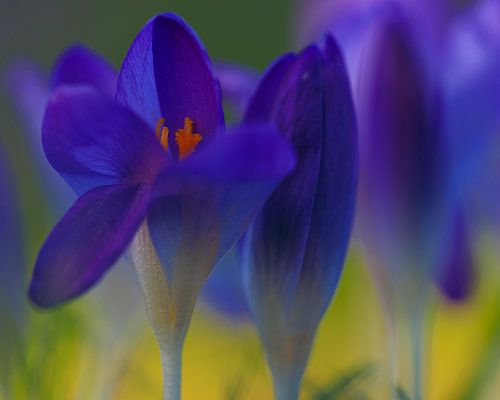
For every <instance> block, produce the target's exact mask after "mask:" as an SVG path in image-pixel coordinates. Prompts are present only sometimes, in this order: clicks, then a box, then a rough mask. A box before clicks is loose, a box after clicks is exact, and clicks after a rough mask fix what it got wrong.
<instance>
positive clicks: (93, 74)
mask: <svg viewBox="0 0 500 400" xmlns="http://www.w3.org/2000/svg"><path fill="white" fill-rule="evenodd" d="M116 81H117V73H116V71H115V70H114V68H113V67H112V66H111V65H110V64H109V63H108V62H107V61H106V60H104V59H103V58H102V57H100V56H99V55H97V54H95V53H93V52H92V51H90V50H89V49H87V48H85V47H83V46H81V45H74V46H71V47H70V48H68V49H67V50H66V51H65V52H64V53H63V54H61V56H60V57H59V58H58V59H57V61H56V63H55V65H54V67H53V69H52V71H51V74H50V76H46V74H45V73H44V72H43V71H42V70H41V69H40V67H39V66H37V65H36V64H34V63H31V62H28V61H17V62H14V63H12V64H11V65H10V67H9V69H8V70H7V72H6V73H5V86H6V89H7V91H8V93H9V95H10V98H11V99H12V102H13V103H14V105H15V108H16V111H17V113H18V115H19V118H20V121H21V123H22V124H23V127H24V129H25V131H26V133H27V135H26V136H27V139H28V143H29V145H30V146H31V148H32V154H33V155H34V159H35V161H36V163H37V168H38V171H39V173H40V174H41V176H42V178H43V182H44V187H45V188H46V195H48V199H49V203H50V206H51V207H52V211H53V212H54V213H55V214H56V215H60V214H62V212H63V211H64V210H65V209H66V208H67V207H68V206H69V205H70V204H71V203H72V202H73V201H74V199H75V195H74V193H73V191H72V190H71V189H70V188H69V187H68V185H67V184H66V183H65V182H64V180H63V179H62V178H61V177H60V176H59V175H58V174H57V173H56V172H55V171H54V170H53V169H52V168H50V165H49V163H48V162H47V159H46V157H45V155H44V151H43V146H42V135H41V129H42V120H43V115H44V112H45V106H46V104H47V100H48V99H49V96H50V94H51V93H52V92H54V91H55V90H56V89H57V88H58V87H61V86H64V85H70V86H74V85H88V86H90V87H92V88H94V89H95V90H97V91H100V92H101V93H103V94H105V95H107V96H109V97H110V98H113V97H114V94H115V88H116Z"/></svg>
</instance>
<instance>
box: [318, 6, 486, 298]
mask: <svg viewBox="0 0 500 400" xmlns="http://www.w3.org/2000/svg"><path fill="white" fill-rule="evenodd" d="M417 6H418V7H417ZM440 7H443V8H442V10H443V13H444V14H446V15H447V17H446V18H445V19H443V20H441V22H440V29H439V35H430V34H429V32H428V30H429V29H428V27H427V26H426V25H425V24H422V23H421V22H422V20H423V19H425V16H426V15H427V16H429V18H431V17H433V16H434V15H435V14H436V12H437V11H436V10H435V5H434V4H433V3H432V2H430V3H429V2H422V3H421V4H420V5H418V4H417V3H416V2H412V1H409V0H408V1H405V0H399V1H392V2H391V1H387V0H376V1H371V2H368V3H365V2H363V3H362V4H358V5H357V7H354V5H352V6H351V7H347V5H345V7H340V8H339V9H341V10H343V12H339V13H338V14H335V13H333V14H330V15H331V16H333V19H331V20H330V21H331V24H330V25H324V24H323V25H322V26H317V28H318V29H319V30H320V31H321V30H323V31H324V30H331V31H334V32H335V33H336V34H337V35H338V37H339V40H340V44H341V46H342V47H343V49H344V50H345V52H346V56H347V64H348V67H349V72H350V75H351V78H352V82H353V87H354V94H355V103H356V107H357V111H358V115H359V116H360V149H361V153H360V156H361V167H362V171H366V175H367V176H366V179H363V185H362V191H361V193H360V196H361V198H362V199H365V200H366V201H361V202H360V207H362V208H363V209H366V212H362V213H361V214H360V216H359V218H358V222H359V224H358V225H359V227H360V232H361V234H362V236H363V237H364V242H365V243H366V244H367V247H369V248H371V250H370V251H369V253H370V254H373V252H374V251H375V248H379V246H382V245H383V247H384V249H383V250H381V249H379V250H378V252H383V253H384V254H385V256H384V259H385V261H384V262H381V261H373V257H370V258H372V259H371V260H370V264H378V266H377V267H375V268H377V269H378V270H380V269H381V268H389V269H390V270H387V271H386V272H384V274H383V275H384V276H385V278H382V277H381V276H380V273H379V278H381V279H382V281H383V282H385V283H384V285H386V282H387V280H388V279H392V278H391V277H393V276H398V275H401V274H402V273H404V272H403V271H410V270H411V269H412V268H413V267H410V264H411V262H410V258H415V257H419V258H422V257H424V256H425V257H428V258H427V259H426V260H427V261H424V260H423V259H421V261H420V262H421V264H425V265H426V267H425V268H422V267H419V268H416V269H415V268H413V269H414V270H415V272H416V273H417V274H418V276H419V279H424V280H425V279H432V278H434V279H435V280H436V282H437V283H438V286H439V287H440V289H442V292H443V293H444V294H445V295H446V296H447V297H448V298H450V299H452V300H459V299H463V298H466V297H467V296H468V294H469V293H470V292H471V288H472V287H473V279H472V276H473V270H472V254H471V248H470V246H471V243H470V242H471V241H470V233H469V230H470V229H469V225H470V223H469V221H468V219H469V215H468V213H467V211H466V210H465V206H467V205H468V204H467V201H466V197H465V196H464V194H463V192H464V191H463V189H462V188H461V187H460V186H461V183H462V184H463V182H460V180H463V179H464V178H465V175H464V174H463V173H462V174H461V175H460V174H459V173H458V172H457V168H456V165H458V163H459V162H458V160H457V163H455V164H454V163H453V162H452V160H453V155H454V152H453V151H452V147H453V146H454V144H455V143H456V142H457V139H456V136H457V133H456V132H453V133H452V132H450V129H449V128H448V126H450V121H451V119H450V118H449V115H450V111H449V110H450V104H451V102H452V100H451V99H452V98H453V99H455V101H457V100H458V101H462V102H463V101H464V100H459V99H464V96H461V97H458V96H454V95H453V94H451V91H450V90H449V89H448V87H446V84H445V82H446V80H449V72H450V71H449V70H447V69H446V68H445V67H444V62H443V60H442V59H441V54H446V53H447V52H446V51H445V50H444V49H446V48H447V47H449V45H448V44H447V43H448V42H449V39H447V35H449V34H448V30H449V29H450V28H449V27H450V26H451V24H452V21H453V19H452V16H453V15H455V14H456V13H457V12H458V11H457V9H455V8H454V7H452V5H451V4H447V3H444V4H442V5H441V6H440ZM417 8H418V12H417V10H416V9H417ZM347 9H348V11H345V10H347ZM337 11H338V10H337ZM311 13H313V12H312V11H311ZM398 15H399V16H398ZM398 18H399V19H400V22H398V23H397V24H396V23H392V22H394V21H395V19H398ZM403 20H404V21H403ZM391 21H392V22H391ZM396 25H398V27H397V28H395V29H392V26H396ZM389 69H390V70H391V71H393V72H392V76H390V74H385V75H384V74H383V71H387V70H389ZM443 78H444V79H443ZM478 81H479V80H476V81H475V83H474V85H476V84H477V82H478ZM414 82H419V83H418V84H415V83H414ZM407 93H412V94H411V95H410V94H407ZM476 108H477V107H476ZM454 109H456V108H455V107H454ZM471 110H472V109H471ZM471 110H468V111H467V112H465V111H464V109H462V111H461V112H462V118H467V117H466V116H470V115H471V114H470V112H471ZM385 121H388V122H385ZM476 122H478V119H477V118H476ZM382 123H385V124H386V125H387V124H388V125H387V126H386V125H383V124H382ZM398 125H399V128H398ZM407 127H408V128H407ZM423 128H425V129H427V131H428V132H429V133H427V135H428V136H429V137H430V138H431V139H430V141H429V140H428V141H425V140H424V139H423V136H424V135H423V134H422V132H421V129H423ZM391 130H392V131H393V133H392V134H391V133H390V131H391ZM375 132H379V133H378V134H377V133H375ZM382 134H383V135H385V136H384V138H385V139H384V142H382V141H381V140H379V139H378V136H377V135H382ZM389 135H392V138H391V137H389ZM411 137H412V138H411ZM405 138H406V139H405ZM410 138H411V139H410ZM417 140H421V146H416V144H415V143H416V142H415V143H413V141H417ZM382 146H385V148H389V146H392V150H391V152H392V153H394V154H395V155H394V157H393V160H392V161H391V160H390V159H389V158H388V157H386V156H385V154H386V153H387V152H385V151H384V152H381V148H382ZM433 146H434V148H433ZM435 152H438V155H437V156H436V155H435V156H432V157H431V155H432V154H435ZM377 154H378V155H377ZM382 154H384V155H382ZM387 154H389V153H387ZM398 154H399V155H398ZM426 154H427V155H426ZM372 155H373V157H372ZM396 155H397V156H396ZM433 157H435V158H436V159H437V160H434V159H433ZM411 160H414V161H413V166H412V165H411ZM391 162H392V165H391V164H390V163H391ZM460 162H462V163H465V162H466V160H465V159H461V160H460ZM419 163H420V165H419ZM378 164H380V165H386V167H384V168H386V169H387V173H386V174H385V175H384V176H378V175H377V176H376V175H375V174H377V173H378V172H377V171H378V170H377V169H376V168H375V167H374V165H378ZM412 169H413V170H414V171H413V172H411V170H412ZM379 170H380V171H381V169H380V168H379ZM390 171H393V172H390ZM405 171H406V172H405ZM461 171H462V172H463V168H462V169H461ZM417 172H418V173H417ZM398 174H400V175H398ZM405 174H407V175H405ZM419 174H420V177H419V176H418V175H419ZM363 175H365V174H364V173H363V174H362V176H363ZM382 178H384V181H387V182H392V183H391V184H390V185H399V189H398V188H397V187H394V188H392V189H390V191H389V190H386V192H387V193H385V194H384V192H383V191H381V190H380V189H379V188H378V187H377V188H376V187H375V186H377V183H376V182H377V181H376V179H382ZM436 180H437V181H439V183H437V182H435V181H436ZM364 182H366V184H365V183H364ZM423 183H425V185H429V187H428V188H426V186H425V185H424V184H423ZM369 185H371V186H372V187H371V188H368V187H367V186H369ZM432 185H434V186H432ZM462 186H463V185H462ZM372 191H373V193H376V194H375V196H382V195H386V196H388V197H390V198H391V201H397V202H399V203H400V206H398V207H387V206H386V205H383V204H389V203H384V201H382V200H381V201H380V203H381V204H379V205H376V204H375V203H374V202H373V201H372V200H373V195H372ZM404 191H406V192H407V194H406V195H404V196H403V195H402V193H403V192H404ZM412 191H414V193H412ZM398 193H399V194H398ZM417 193H427V195H428V196H427V197H428V198H429V199H432V198H433V197H434V200H429V201H430V205H426V203H425V202H426V201H427V200H425V201H421V199H420V198H419V197H417V196H416V194H417ZM419 196H420V195H419ZM443 202H446V204H447V207H443V206H441V205H440V204H442V203H443ZM365 203H366V207H365ZM403 205H404V207H403ZM375 207H379V210H380V218H379V219H378V222H377V224H380V226H379V225H374V219H375V218H376V213H375V212H374V210H372V209H373V208H375ZM412 207H413V210H417V209H418V208H420V209H421V211H422V212H424V213H426V215H427V217H426V219H429V220H430V221H432V223H430V224H428V226H427V227H426V228H425V229H424V230H422V229H423V228H422V229H421V228H418V226H419V225H422V223H423V221H424V219H421V218H420V217H419V216H418V215H416V214H415V213H414V212H413V211H412ZM397 213H399V214H397ZM433 213H436V214H435V216H432V214H433ZM383 215H385V217H382V216H383ZM386 218H389V219H387V220H386ZM414 221H417V222H418V224H414V223H413V222H414ZM370 225H372V227H371V228H369V226H370ZM405 225H406V228H404V231H405V232H407V233H408V232H412V231H413V232H414V233H418V235H419V237H420V239H418V240H416V239H412V238H410V237H408V235H402V234H401V233H402V232H399V233H397V232H398V230H399V229H403V227H404V226H405ZM396 226H399V228H397V229H396V230H394V231H391V229H392V228H391V227H396ZM380 232H387V235H385V236H384V235H381V234H380ZM429 232H432V233H433V234H434V233H436V234H438V235H441V236H438V237H439V238H441V239H440V240H436V241H435V243H434V244H433V245H432V246H431V247H432V249H431V248H429V247H428V245H427V244H425V246H426V247H427V248H426V250H425V254H424V253H422V251H424V249H423V248H421V249H420V250H418V251H416V250H417V246H419V245H417V243H420V245H424V243H430V240H429V238H427V239H425V240H424V237H425V236H426V235H427V233H429ZM371 235H375V236H376V237H371ZM410 243H412V245H411V246H410V247H408V244H410ZM458 243H463V244H464V246H465V247H463V246H459V247H458V250H459V253H460V255H461V257H458V256H457V257H455V258H454V257H452V256H451V255H450V254H451V253H453V252H456V250H454V249H455V248H456V246H457V244H458ZM440 246H441V249H440V250H439V247H440ZM389 257H390V258H392V261H390V262H389V261H388V260H386V259H388V258H389ZM405 257H406V259H405ZM374 258H376V257H374ZM459 258H461V259H462V261H461V262H460V263H457V262H456V260H458V259H459ZM396 259H398V261H396ZM453 259H454V260H455V262H454V261H451V260H453ZM381 263H382V264H384V265H380V264H381ZM389 264H392V265H393V267H389ZM402 265H404V267H402ZM392 269H394V270H395V271H393V270H392ZM424 270H425V271H424ZM393 272H394V273H395V274H396V275H393ZM446 276H447V277H452V276H453V277H454V279H453V280H452V281H448V280H446V279H444V277H446ZM459 277H462V278H463V280H462V281H460V280H459V279H458V278H459ZM397 279H399V278H397ZM408 279H410V278H408ZM412 286H414V287H416V286H415V285H412ZM403 291H404V290H403Z"/></svg>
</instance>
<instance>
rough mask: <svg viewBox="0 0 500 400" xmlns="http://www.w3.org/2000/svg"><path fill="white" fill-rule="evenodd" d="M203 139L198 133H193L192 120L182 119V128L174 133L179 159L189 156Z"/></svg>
mask: <svg viewBox="0 0 500 400" xmlns="http://www.w3.org/2000/svg"><path fill="white" fill-rule="evenodd" d="M202 139H203V137H202V136H201V135H200V134H199V133H193V120H192V119H191V118H189V117H186V118H184V128H183V129H178V130H177V131H176V132H175V142H176V143H177V146H179V158H180V159H181V160H182V159H183V158H185V157H187V156H189V155H190V154H191V153H193V151H195V150H196V146H198V143H200V142H201V140H202Z"/></svg>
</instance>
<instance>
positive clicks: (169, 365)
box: [160, 344, 183, 400]
mask: <svg viewBox="0 0 500 400" xmlns="http://www.w3.org/2000/svg"><path fill="white" fill-rule="evenodd" d="M161 347H162V348H161V349H160V351H161V364H162V369H163V400H180V398H181V375H182V347H183V346H182V344H181V345H180V346H175V345H174V346H161Z"/></svg>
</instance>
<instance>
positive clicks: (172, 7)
mask: <svg viewBox="0 0 500 400" xmlns="http://www.w3.org/2000/svg"><path fill="white" fill-rule="evenodd" d="M292 10H293V2H292V1H286V0H272V1H270V0H254V1H251V2H248V1H240V0H211V1H199V0H178V1H141V2H139V1H130V0H122V1H115V0H85V1H84V0H79V1H78V0H46V1H37V0H1V1H0V38H1V39H0V71H2V72H3V71H5V68H7V67H8V65H9V63H10V62H12V60H14V59H19V58H22V59H27V60H32V61H35V62H37V63H39V64H40V65H41V66H42V67H43V68H44V69H45V70H47V71H48V70H49V69H50V67H51V65H52V63H53V62H54V60H55V58H56V57H57V55H58V54H59V53H60V52H61V51H62V50H63V49H64V48H65V47H66V46H68V45H69V44H72V43H75V42H80V43H84V44H86V45H87V46H89V47H90V48H92V49H94V50H96V51H97V52H99V53H100V54H102V55H104V56H105V57H106V58H107V59H109V60H110V61H111V62H112V63H113V64H114V65H115V66H116V67H117V68H118V67H119V66H120V63H121V60H122V59H123V57H124V55H125V53H126V51H127V49H128V47H129V45H130V43H131V41H132V40H133V38H134V37H135V35H136V33H137V32H138V30H139V29H140V28H141V27H142V26H143V25H144V24H145V22H146V21H147V20H148V19H150V18H151V17H152V16H153V15H154V14H155V13H158V12H163V11H174V12H177V13H179V14H180V15H182V16H183V17H184V18H185V19H186V20H187V21H188V22H189V23H190V24H191V25H192V26H193V27H194V28H195V29H196V31H197V32H198V34H199V35H200V37H201V39H202V40H203V42H204V43H205V45H206V47H207V48H208V51H209V52H210V54H211V56H212V58H213V59H220V60H232V61H237V62H241V63H245V64H248V65H250V66H251V67H254V68H256V69H258V70H261V69H262V68H264V67H265V66H266V65H267V64H268V63H269V62H270V61H272V60H273V59H274V58H275V57H276V56H278V55H279V54H281V53H283V52H284V51H287V50H289V49H291V48H293V44H292V29H293V27H292V26H291V21H293V18H292V12H293V11H292ZM0 142H1V143H2V145H3V146H4V147H6V151H7V155H8V159H9V161H10V164H11V169H12V170H13V171H14V173H15V178H16V181H15V182H16V184H17V190H18V197H19V200H20V204H21V207H22V218H23V227H24V236H25V240H26V259H27V265H26V278H28V276H29V274H30V272H31V267H32V265H33V260H34V258H35V256H36V251H37V249H38V248H39V246H40V244H41V243H42V241H43V239H44V237H45V236H46V234H47V233H48V231H49V230H50V228H51V226H52V224H53V221H54V218H55V215H53V212H51V211H49V210H50V209H51V208H50V205H49V200H48V197H47V195H46V190H45V188H44V185H43V181H42V180H41V178H40V175H39V171H38V170H37V168H36V167H35V163H34V162H33V155H32V153H31V152H30V150H29V146H28V140H27V137H26V133H25V131H24V130H23V126H22V123H21V121H19V119H17V118H16V116H15V113H14V109H13V108H12V106H11V104H10V103H9V99H8V98H7V96H6V95H5V93H4V92H3V91H2V94H1V98H0ZM0 223H1V221H0ZM498 240H499V239H498V237H495V236H493V235H490V234H488V233H484V234H482V235H481V236H480V237H479V238H477V246H476V251H475V255H476V259H477V261H478V265H479V276H478V283H477V287H476V291H475V294H474V296H473V297H472V298H471V299H470V300H468V301H467V302H466V303H464V304H461V305H456V304H454V305H451V304H447V303H446V302H443V301H441V300H439V298H438V297H437V295H436V299H434V300H433V301H432V309H431V310H430V311H429V313H428V314H429V315H428V320H429V324H428V326H429V329H428V330H427V338H428V340H427V351H426V379H427V385H426V386H427V390H426V392H427V397H426V399H431V400H434V399H435V400H456V399H464V400H465V399H486V400H489V399H491V400H495V399H498V398H500V395H499V393H500V371H499V369H500V367H499V361H498V359H499V355H500V350H499V347H500V307H499V304H500V290H499V289H500V284H499V282H500V279H499V278H500V272H499V269H498V259H499V256H500V251H499V250H498ZM354 243H355V242H354ZM0 256H1V255H0ZM123 268H124V269H125V267H123ZM115 275H116V274H111V275H110V276H108V277H107V278H106V279H105V282H103V283H102V284H101V286H102V287H101V288H99V289H98V290H96V291H95V292H91V293H90V294H88V295H86V296H85V297H84V298H82V299H80V300H77V301H75V302H73V303H72V304H70V305H67V306H64V307H62V308H60V309H57V310H54V311H50V312H40V311H31V312H30V322H29V324H28V325H27V327H26V330H27V332H26V336H27V341H26V345H25V348H24V349H23V351H22V353H23V355H22V356H19V358H20V359H21V360H22V361H18V362H17V363H14V364H13V365H14V367H12V368H11V370H10V371H9V372H8V382H9V383H8V384H9V385H11V387H13V388H14V391H13V393H14V394H13V395H14V399H16V400H17V399H21V400H22V399H40V400H45V399H55V400H59V399H120V400H126V399H147V398H160V393H161V371H160V360H159V354H158V350H157V347H156V343H155V342H154V338H153V335H152V333H151V331H150V329H149V327H148V325H147V323H146V321H145V317H144V316H143V314H142V304H140V301H141V300H140V296H139V295H138V289H137V288H135V290H133V285H130V284H129V283H123V287H124V288H126V290H129V288H131V287H132V289H131V290H133V291H134V293H133V294H130V296H128V294H127V293H126V292H125V293H124V292H123V290H120V287H122V286H120V285H122V282H120V279H124V277H123V276H122V275H125V277H127V276H128V275H130V280H131V282H133V276H132V274H128V273H127V272H126V273H125V274H122V275H120V276H115ZM111 280H114V281H115V282H106V281H111ZM108 284H110V285H108ZM106 285H108V286H106ZM113 285H114V286H113ZM111 290H115V291H116V292H117V293H119V296H118V294H117V296H115V298H114V300H113V301H111V300H110V297H113V295H111V296H109V293H108V294H106V293H102V292H103V291H104V292H105V291H111ZM111 293H113V292H111ZM103 302H105V303H107V304H103ZM124 304H125V305H126V306H125V307H124ZM115 305H116V307H115ZM102 307H104V308H106V311H105V312H99V313H97V312H96V310H97V309H98V308H102ZM99 311H102V310H99ZM117 313H118V314H119V315H116V314H117ZM115 319H116V320H118V322H116V321H115ZM115 322H116V323H117V324H118V326H119V327H120V328H119V329H113V328H110V325H113V323H115ZM431 322H432V324H431ZM1 330H2V327H1V326H0V332H1ZM402 337H403V338H404V337H405V332H404V331H403V332H402ZM0 340H3V338H2V337H1V335H0ZM407 347H408V346H407V344H406V343H405V342H404V341H403V342H402V343H400V344H399V345H398V348H399V349H400V351H401V359H402V361H401V363H402V365H405V358H406V348H407ZM386 358H387V343H386V339H385V330H384V323H383V317H382V311H381V309H380V305H379V302H378V299H377V295H376V288H375V287H374V285H373V280H372V279H371V277H370V275H369V272H368V271H367V270H366V269H365V267H364V264H363V260H362V257H361V253H360V252H359V251H358V249H357V246H356V245H355V244H354V245H353V246H352V247H351V251H350V254H349V257H348V261H347V264H346V268H345V273H344V275H343V278H342V280H341V283H340V287H339V290H338V292H337V295H336V297H335V299H334V301H333V304H332V306H331V307H330V309H329V311H328V313H327V315H326V317H325V319H324V321H323V323H322V324H321V326H320V330H319V334H318V339H317V342H316V345H315V348H314V351H313V354H312V358H311V362H310V364H309V367H308V370H307V372H306V376H305V384H304V394H303V395H304V399H309V398H310V394H311V393H313V392H314V391H315V390H317V388H318V387H325V386H327V385H328V384H330V383H332V382H335V381H337V382H338V380H339V379H341V378H342V377H344V378H345V377H346V376H349V374H351V373H352V372H353V371H354V372H355V371H357V370H359V369H360V368H364V367H366V366H373V368H372V369H370V368H368V369H365V375H364V378H363V379H359V380H357V381H356V382H357V383H356V385H360V389H361V390H362V391H363V392H365V393H367V394H368V395H369V398H370V399H383V398H384V396H385V394H384V389H383V388H384V381H385V380H384V375H385V371H384V365H385V363H386ZM1 362H2V360H0V363H1ZM366 371H367V372H366ZM183 373H184V380H183V392H184V398H185V399H187V400H191V399H207V400H208V399H270V398H271V381H270V378H269V374H268V372H267V370H266V366H265V363H264V359H263V355H262V351H261V349H260V346H259V343H258V340H257V338H256V333H255V330H254V328H253V327H252V325H251V323H250V322H248V321H243V322H241V321H240V322H234V321H228V320H225V319H224V318H223V317H221V316H218V315H216V314H214V313H213V312H211V311H210V310H208V308H207V307H206V306H204V305H203V304H200V305H199V306H198V308H197V310H196V313H195V316H194V320H193V323H192V327H191V330H190V332H189V334H188V337H187V342H186V348H185V356H184V367H183ZM401 379H402V381H403V382H404V381H405V379H408V377H405V376H404V373H403V374H402V377H401ZM2 384H6V383H2ZM358 395H359V393H358V392H357V391H356V390H354V389H352V390H350V391H346V392H344V394H343V395H342V396H344V397H335V398H345V399H349V398H351V399H354V398H356V399H362V398H365V397H354V396H358ZM1 396H2V394H1V391H0V398H1ZM349 396H350V397H349ZM359 396H360V395H359ZM326 398H328V397H325V399H326ZM331 398H333V397H331ZM5 400H10V399H5Z"/></svg>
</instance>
